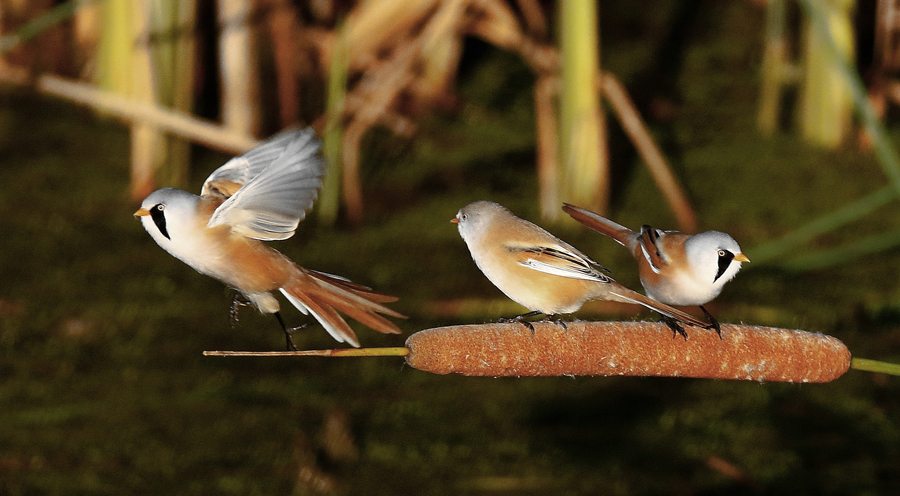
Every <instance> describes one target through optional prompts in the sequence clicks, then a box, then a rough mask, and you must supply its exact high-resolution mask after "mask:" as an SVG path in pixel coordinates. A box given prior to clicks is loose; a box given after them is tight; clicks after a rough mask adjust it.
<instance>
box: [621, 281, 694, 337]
mask: <svg viewBox="0 0 900 496" xmlns="http://www.w3.org/2000/svg"><path fill="white" fill-rule="evenodd" d="M609 292H610V293H611V294H613V295H615V296H618V297H619V298H622V299H623V300H624V301H627V302H629V303H635V304H638V305H643V306H645V307H647V308H649V309H650V310H653V311H655V312H659V313H661V314H663V315H665V316H666V317H671V318H673V319H676V320H679V321H681V322H683V323H685V324H688V325H692V326H697V327H704V328H708V327H709V325H710V324H709V323H708V322H703V321H702V320H700V319H698V318H696V317H694V316H693V315H690V314H688V313H686V312H682V311H681V310H678V309H677V308H672V307H670V306H669V305H666V304H665V303H660V302H658V301H656V300H652V299H650V298H648V297H646V296H644V295H642V294H640V293H638V292H635V291H632V290H630V289H628V288H626V287H625V286H622V285H621V284H618V283H616V284H615V287H613V288H611V289H610V291H609Z"/></svg>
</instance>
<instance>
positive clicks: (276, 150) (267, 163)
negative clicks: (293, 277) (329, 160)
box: [201, 128, 325, 241]
mask: <svg viewBox="0 0 900 496" xmlns="http://www.w3.org/2000/svg"><path fill="white" fill-rule="evenodd" d="M321 148H322V144H321V142H320V141H319V140H318V139H316V135H315V132H313V130H312V129H309V128H307V129H304V130H298V129H289V130H287V131H283V132H281V133H279V134H277V135H275V136H273V137H272V138H270V139H269V140H268V141H266V142H265V143H263V144H261V145H260V146H258V147H256V148H254V149H252V150H250V151H249V152H247V153H245V154H244V155H241V156H240V157H235V158H233V159H231V160H229V161H228V162H227V163H226V164H225V165H223V166H222V167H219V168H218V169H216V170H215V171H214V172H213V173H212V174H211V175H210V176H209V177H208V178H207V179H206V181H205V182H204V184H203V190H202V192H201V194H202V195H214V196H221V197H224V198H227V199H226V200H225V201H224V202H223V203H222V204H221V205H219V207H218V208H217V209H216V210H215V212H213V214H212V216H211V217H210V219H209V223H208V224H207V225H208V226H209V227H214V226H218V225H228V226H231V229H232V231H234V232H236V233H238V234H241V235H244V236H247V237H250V238H255V239H260V240H263V241H269V240H279V239H287V238H290V237H291V236H293V234H294V231H296V229H297V225H298V224H299V223H300V221H301V220H303V218H304V217H305V216H306V212H308V211H309V210H310V209H311V208H312V206H313V203H314V202H315V201H316V198H318V195H319V189H320V188H321V187H322V177H323V176H324V175H325V159H324V158H323V157H322V156H321V154H320V153H319V150H320V149H321Z"/></svg>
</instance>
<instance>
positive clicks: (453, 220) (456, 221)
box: [450, 217, 459, 224]
mask: <svg viewBox="0 0 900 496" xmlns="http://www.w3.org/2000/svg"><path fill="white" fill-rule="evenodd" d="M450 222H452V223H454V224H459V219H457V218H456V217H454V218H452V219H450Z"/></svg>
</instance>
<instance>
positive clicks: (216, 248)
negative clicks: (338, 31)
mask: <svg viewBox="0 0 900 496" xmlns="http://www.w3.org/2000/svg"><path fill="white" fill-rule="evenodd" d="M320 149H321V143H320V142H319V141H318V140H317V139H316V137H315V133H314V132H313V131H312V130H311V129H306V130H298V129H290V130H287V131H284V132H281V133H279V134H277V135H275V136H274V137H272V138H271V139H269V140H268V141H266V142H265V143H263V144H261V145H260V146H258V147H257V148H254V149H253V150H250V151H249V152H247V153H246V154H244V155H241V156H240V157H236V158H233V159H231V160H229V161H228V162H226V163H225V165H223V166H222V167H219V168H218V169H216V170H215V171H213V173H212V174H211V175H210V176H209V177H208V178H206V181H205V182H204V183H203V190H202V192H201V194H200V196H197V195H194V194H191V193H189V192H187V191H183V190H180V189H175V188H163V189H160V190H157V191H154V192H153V193H151V194H150V195H149V196H147V198H145V199H144V201H143V203H141V208H140V210H138V211H137V212H135V213H134V215H135V216H136V217H138V218H140V220H141V223H142V224H143V226H144V229H146V230H147V232H149V233H150V236H152V237H153V239H154V240H155V241H156V243H157V244H159V246H161V247H162V248H163V249H164V250H166V251H167V252H169V253H170V254H171V255H172V256H174V257H175V258H178V259H179V260H181V261H182V262H184V263H186V264H188V265H190V266H191V267H193V268H194V269H195V270H197V272H200V273H201V274H206V275H208V276H210V277H213V278H215V279H218V280H219V281H222V282H223V283H225V284H226V285H228V286H230V287H232V288H234V289H236V290H238V291H239V292H240V293H242V294H243V296H244V297H246V298H247V300H249V302H250V303H252V304H253V305H255V306H256V307H257V308H258V309H259V311H260V312H262V313H272V314H275V317H276V318H277V319H278V322H279V324H280V325H281V328H282V330H283V331H284V333H285V336H286V340H287V345H288V346H289V347H291V348H294V349H296V347H295V346H294V343H293V340H292V339H291V332H292V331H293V330H294V329H289V328H288V327H287V326H285V324H284V320H283V319H282V317H281V314H280V313H279V310H280V305H279V303H278V300H277V299H276V298H275V296H274V295H273V294H272V293H273V292H275V291H280V292H281V293H282V294H283V295H284V296H285V298H287V300H288V301H289V302H291V304H293V305H294V306H295V307H297V309H298V310H300V311H301V312H303V313H304V314H307V315H309V314H312V316H313V317H315V319H316V320H318V321H319V323H321V324H322V326H323V327H324V328H325V330H326V331H328V333H329V334H331V336H332V337H334V339H336V340H338V341H339V342H345V341H346V342H347V343H349V344H351V345H353V346H356V347H358V346H359V340H358V339H357V337H356V334H355V333H354V332H353V330H352V329H351V328H350V326H349V325H347V322H345V321H344V319H343V318H342V317H341V316H340V315H339V314H338V311H340V312H343V313H345V314H347V315H349V316H350V317H353V318H354V319H356V320H358V321H359V322H361V323H363V324H365V325H367V326H369V327H371V328H373V329H375V330H376V331H379V332H383V333H391V334H396V333H399V332H400V329H398V328H397V326H395V325H394V324H393V323H392V322H390V321H389V320H387V319H386V318H384V317H382V316H381V315H378V314H379V313H380V314H384V315H389V316H391V317H397V318H405V317H404V316H403V315H402V314H400V313H397V312H396V311H394V310H391V309H390V308H388V307H386V306H384V305H382V303H387V302H392V301H396V300H397V298H395V297H393V296H387V295H383V294H380V293H376V292H374V291H372V290H371V289H369V288H367V287H364V286H360V285H358V284H355V283H353V282H350V281H349V280H347V279H344V278H342V277H339V276H334V275H330V274H325V273H322V272H317V271H314V270H309V269H304V268H303V267H300V266H299V265H297V264H296V263H294V262H292V261H291V260H290V259H289V258H288V257H286V256H284V255H283V254H281V253H280V252H278V251H277V250H275V249H273V248H270V247H269V246H267V245H265V244H264V243H263V241H270V240H282V239H287V238H290V237H291V236H293V234H294V231H295V230H296V229H297V226H298V224H299V223H300V221H301V220H303V218H304V217H305V216H306V212H307V211H309V210H310V209H311V208H312V206H313V202H315V200H316V198H317V196H318V191H319V189H320V188H321V186H322V177H323V176H324V175H325V159H324V158H322V156H321V155H320V153H319V150H320Z"/></svg>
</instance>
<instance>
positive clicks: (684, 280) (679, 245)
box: [563, 203, 750, 337]
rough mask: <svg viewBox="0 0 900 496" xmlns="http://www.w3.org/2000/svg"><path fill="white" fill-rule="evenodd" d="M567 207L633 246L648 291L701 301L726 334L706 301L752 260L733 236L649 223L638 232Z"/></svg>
mask: <svg viewBox="0 0 900 496" xmlns="http://www.w3.org/2000/svg"><path fill="white" fill-rule="evenodd" d="M563 211H564V212H566V213H567V214H569V215H570V216H572V218H574V219H575V220H577V221H578V222H581V223H582V224H584V225H585V226H587V227H590V228H591V229H593V230H595V231H598V232H600V233H601V234H605V235H607V236H609V237H611V238H613V239H614V240H616V241H618V242H619V244H621V245H623V246H624V247H626V248H628V251H630V252H631V254H632V255H633V256H634V258H635V259H636V260H637V263H638V271H639V274H640V277H641V284H642V285H643V286H644V290H645V291H646V292H647V296H649V297H650V298H653V299H654V300H656V301H658V302H661V303H665V304H667V305H679V306H684V305H698V306H699V307H700V309H701V310H703V313H704V315H706V317H707V318H708V319H709V322H710V327H712V328H713V329H715V330H716V332H718V333H719V336H720V337H721V335H722V330H721V328H720V327H719V322H718V321H717V320H716V319H715V317H713V316H712V315H711V314H710V313H709V312H708V311H707V310H706V308H704V307H703V305H705V304H706V303H709V302H710V301H712V299H713V298H715V297H716V296H719V293H721V292H722V288H723V287H724V286H725V283H726V282H728V281H730V280H731V279H732V278H734V276H735V275H737V273H738V271H739V270H741V263H742V262H749V261H750V259H749V258H747V256H746V255H744V254H743V253H741V247H740V246H739V245H738V243H737V241H735V240H734V238H732V237H731V236H729V235H728V234H725V233H723V232H720V231H705V232H702V233H699V234H694V235H688V234H682V233H680V232H678V231H662V230H659V229H654V228H652V227H650V226H646V225H645V226H643V227H641V232H639V233H637V232H634V231H632V230H631V229H628V228H627V227H624V226H621V225H619V224H617V223H615V222H613V221H611V220H609V219H607V218H604V217H601V216H600V215H597V214H595V213H594V212H591V211H589V210H585V209H583V208H580V207H576V206H574V205H569V204H568V203H566V204H564V205H563Z"/></svg>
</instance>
